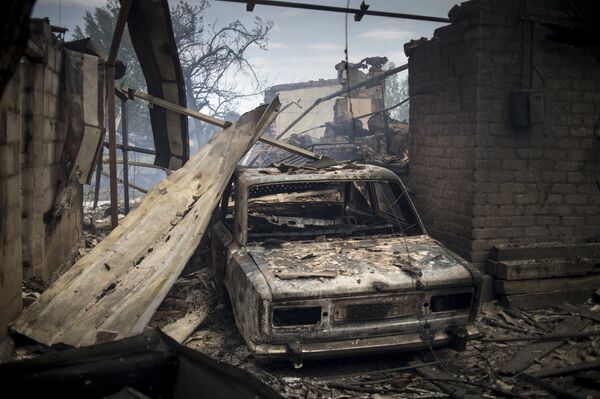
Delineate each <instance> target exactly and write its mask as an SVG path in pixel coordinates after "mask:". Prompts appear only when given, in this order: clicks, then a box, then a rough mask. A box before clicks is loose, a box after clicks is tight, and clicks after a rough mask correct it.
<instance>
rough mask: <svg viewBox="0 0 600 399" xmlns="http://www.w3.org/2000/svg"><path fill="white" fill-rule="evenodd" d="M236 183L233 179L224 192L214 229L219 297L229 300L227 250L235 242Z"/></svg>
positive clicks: (213, 241) (215, 267)
mask: <svg viewBox="0 0 600 399" xmlns="http://www.w3.org/2000/svg"><path fill="white" fill-rule="evenodd" d="M235 188H236V182H235V180H234V179H232V180H231V181H230V182H229V184H228V186H227V187H226V188H225V191H224V192H223V197H222V199H221V203H220V204H219V207H218V209H217V213H218V215H217V217H218V220H217V222H216V223H215V224H214V225H213V228H212V242H211V249H212V266H213V271H214V274H215V285H216V287H217V291H218V294H219V296H220V297H221V298H222V299H223V298H227V292H226V290H225V286H224V284H223V279H224V277H225V268H226V267H227V248H228V246H229V245H230V244H231V243H232V241H233V233H232V231H233V225H234V217H235V215H234V212H233V209H234V205H235V202H234V201H235Z"/></svg>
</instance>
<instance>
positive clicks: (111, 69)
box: [106, 0, 133, 229]
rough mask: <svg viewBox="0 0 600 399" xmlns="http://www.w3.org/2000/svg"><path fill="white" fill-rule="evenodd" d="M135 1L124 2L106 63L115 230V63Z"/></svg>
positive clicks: (112, 222) (111, 214)
mask: <svg viewBox="0 0 600 399" xmlns="http://www.w3.org/2000/svg"><path fill="white" fill-rule="evenodd" d="M132 2H133V0H122V1H121V9H120V10H119V16H118V17H117V22H116V24H115V30H114V32H113V37H112V41H111V43H110V51H109V53H108V59H107V61H106V96H107V97H106V113H107V115H108V143H109V146H108V161H109V172H110V175H109V177H110V225H111V227H112V228H113V229H114V228H115V227H117V225H118V224H119V204H118V193H117V132H116V126H115V61H116V60H117V53H118V52H119V44H120V43H121V38H122V37H123V30H124V29H125V24H126V22H127V16H128V15H129V10H130V9H131V3H132Z"/></svg>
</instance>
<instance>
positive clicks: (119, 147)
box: [104, 142, 156, 155]
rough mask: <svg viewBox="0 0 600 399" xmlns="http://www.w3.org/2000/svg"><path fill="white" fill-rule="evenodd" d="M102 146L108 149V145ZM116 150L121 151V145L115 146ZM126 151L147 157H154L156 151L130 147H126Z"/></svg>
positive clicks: (105, 143)
mask: <svg viewBox="0 0 600 399" xmlns="http://www.w3.org/2000/svg"><path fill="white" fill-rule="evenodd" d="M104 146H105V147H108V146H109V143H107V142H104ZM116 148H118V149H120V150H122V149H123V145H122V144H117V145H116ZM127 151H132V152H139V153H141V154H148V155H156V151H154V150H150V149H148V148H141V147H132V146H127Z"/></svg>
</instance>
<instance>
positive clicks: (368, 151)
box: [248, 57, 408, 164]
mask: <svg viewBox="0 0 600 399" xmlns="http://www.w3.org/2000/svg"><path fill="white" fill-rule="evenodd" d="M387 61H388V60H387V58H386V57H367V58H365V59H363V60H361V61H360V62H358V63H348V64H346V62H345V61H342V62H340V63H338V64H337V65H335V70H336V71H337V75H338V76H337V79H329V80H324V79H321V80H318V81H309V82H300V83H290V84H283V85H277V86H273V87H271V88H269V89H267V90H266V91H265V101H266V102H268V101H270V100H271V99H272V98H274V96H276V95H279V97H280V98H281V101H282V103H283V104H286V106H284V109H282V112H281V114H280V117H278V118H277V120H276V121H275V122H274V123H273V126H271V128H270V130H269V132H268V134H270V135H272V136H274V137H277V138H281V137H285V138H286V140H287V141H289V142H293V143H294V144H296V145H298V146H300V147H303V148H308V149H310V150H312V151H315V152H316V153H317V154H320V155H324V156H328V157H331V158H334V159H337V160H357V159H369V160H372V161H374V160H375V159H379V158H381V157H382V156H385V155H391V156H396V157H402V156H404V157H405V158H406V156H407V147H408V124H407V123H406V122H400V121H397V120H394V119H392V118H390V117H389V115H388V113H387V112H386V104H385V92H386V89H385V87H386V83H385V78H386V77H387V76H389V75H387V74H386V75H383V74H384V72H385V71H384V69H383V66H384V65H385V64H387ZM363 71H365V72H363ZM367 81H368V82H367ZM363 83H365V84H364V85H363ZM351 86H357V87H355V88H353V89H351V90H350V91H349V92H348V90H347V89H348V88H349V87H351ZM388 105H389V104H388ZM311 107H314V108H311ZM308 110H310V113H306V112H307V111H308ZM262 155H263V157H265V159H263V160H257V161H256V164H268V163H269V162H273V161H276V160H283V161H284V162H287V163H290V162H291V163H294V162H296V163H297V162H302V160H301V159H300V158H298V157H297V156H296V157H294V156H293V157H291V158H286V157H289V154H286V153H285V152H280V151H275V152H274V151H272V150H268V153H267V154H262ZM248 158H249V159H252V156H251V155H249V156H248Z"/></svg>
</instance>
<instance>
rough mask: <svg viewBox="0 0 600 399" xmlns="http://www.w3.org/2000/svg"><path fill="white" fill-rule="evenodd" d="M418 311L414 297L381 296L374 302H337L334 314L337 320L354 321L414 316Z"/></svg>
mask: <svg viewBox="0 0 600 399" xmlns="http://www.w3.org/2000/svg"><path fill="white" fill-rule="evenodd" d="M416 311H417V300H416V298H414V297H399V298H381V299H379V300H378V301H377V302H372V303H347V302H346V303H345V304H336V306H335V309H334V315H333V316H334V320H335V321H337V322H340V321H341V322H344V321H345V322H353V321H368V320H384V319H391V318H394V317H404V316H412V315H415V314H416Z"/></svg>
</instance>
